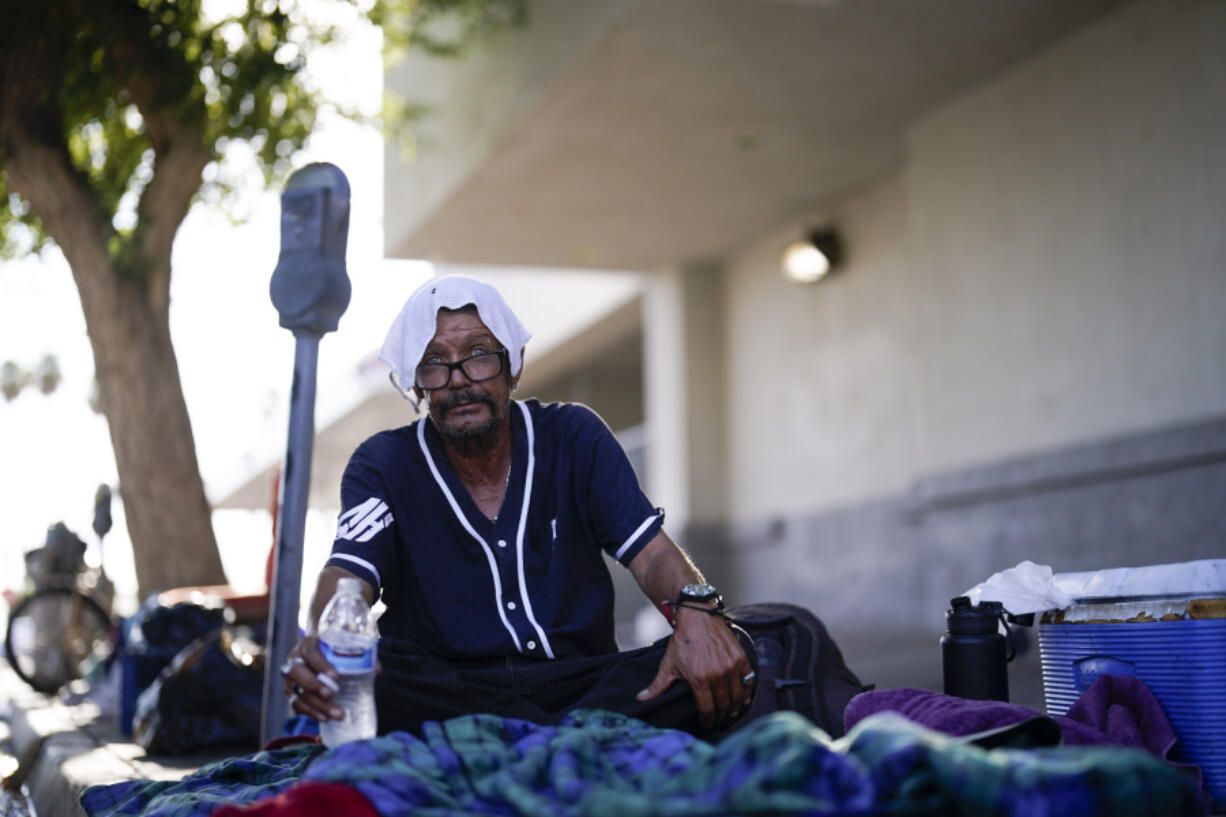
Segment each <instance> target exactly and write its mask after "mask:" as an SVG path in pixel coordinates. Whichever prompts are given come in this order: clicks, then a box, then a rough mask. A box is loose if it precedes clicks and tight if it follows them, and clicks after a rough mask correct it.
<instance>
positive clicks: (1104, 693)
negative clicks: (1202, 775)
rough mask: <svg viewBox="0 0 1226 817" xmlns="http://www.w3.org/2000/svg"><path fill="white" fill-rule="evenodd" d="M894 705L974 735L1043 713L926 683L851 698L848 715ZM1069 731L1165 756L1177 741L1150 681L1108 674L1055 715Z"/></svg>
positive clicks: (914, 717) (930, 723)
mask: <svg viewBox="0 0 1226 817" xmlns="http://www.w3.org/2000/svg"><path fill="white" fill-rule="evenodd" d="M883 710H892V711H894V712H898V713H899V714H901V715H903V716H904V717H906V718H907V719H908V720H911V721H914V722H916V723H918V724H921V725H923V726H927V727H928V728H929V729H935V730H936V731H938V732H944V733H945V734H947V735H955V736H963V735H973V734H975V733H976V732H984V731H987V730H989V729H997V728H999V727H1002V726H1008V725H1009V724H1013V723H1019V722H1021V721H1024V720H1028V719H1030V718H1034V717H1039V716H1041V715H1042V714H1043V713H1041V712H1038V711H1037V710H1034V709H1030V708H1029V707H1025V706H1019V705H1018V704H1011V703H1004V702H1001V701H972V700H968V699H966V698H959V697H956V696H954V695H941V694H939V693H936V692H929V691H927V690H923V689H908V688H903V689H886V690H881V691H879V692H865V693H862V694H860V695H857V696H856V697H855V698H852V699H851V702H850V703H849V704H848V705H847V710H846V711H845V712H844V714H843V721H844V723H845V724H846V726H847V728H848V729H851V727H852V726H854V725H855V724H856V723H858V722H859V721H861V720H863V719H864V718H866V717H868V716H869V715H871V714H873V713H874V712H881V711H883ZM1053 720H1054V721H1056V722H1057V723H1058V724H1060V729H1061V730H1062V731H1063V732H1064V743H1065V745H1066V746H1130V747H1134V748H1138V749H1146V750H1148V751H1149V752H1151V753H1152V754H1155V755H1157V756H1158V757H1161V758H1163V759H1165V758H1166V755H1167V753H1168V752H1169V751H1170V749H1171V746H1173V745H1174V743H1175V731H1174V730H1173V729H1172V728H1171V722H1170V721H1169V720H1167V718H1166V713H1164V712H1163V711H1162V705H1161V704H1159V703H1158V699H1157V698H1155V697H1154V694H1153V693H1152V692H1150V690H1149V687H1148V686H1146V685H1145V682H1143V681H1140V680H1138V679H1136V678H1124V677H1121V676H1117V675H1104V676H1102V677H1101V678H1099V679H1098V680H1097V681H1095V682H1094V684H1093V686H1091V687H1090V688H1089V689H1088V690H1086V691H1085V693H1084V694H1082V696H1081V697H1080V698H1078V699H1077V701H1076V702H1075V703H1074V704H1073V706H1072V707H1071V708H1070V709H1069V711H1068V714H1067V715H1065V716H1063V717H1057V718H1053Z"/></svg>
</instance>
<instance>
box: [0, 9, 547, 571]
mask: <svg viewBox="0 0 1226 817" xmlns="http://www.w3.org/2000/svg"><path fill="white" fill-rule="evenodd" d="M525 6H526V0H416V2H414V0H400V2H397V1H396V0H208V2H201V0H0V21H2V22H0V256H3V257H14V256H18V255H22V254H26V253H30V252H37V251H40V250H42V249H43V248H45V247H47V246H48V245H49V244H50V243H55V244H57V245H58V246H59V247H60V249H61V250H62V251H63V252H64V255H65V257H66V258H67V260H68V263H69V266H70V267H71V268H72V273H73V278H74V280H75V282H76V284H77V290H78V293H79V295H80V297H81V305H82V309H83V311H84V313H85V318H86V325H87V328H88V331H89V336H90V341H91V345H92V347H93V350H94V361H95V367H96V369H97V375H98V384H99V392H100V405H101V408H102V411H103V412H104V413H105V414H106V416H107V420H108V426H109V428H110V433H111V439H112V444H113V447H114V449H115V453H116V463H117V466H118V468H119V477H120V483H121V486H122V490H123V499H124V503H125V510H126V515H127V518H128V523H129V533H130V534H131V537H132V540H133V546H134V549H135V551H136V557H137V572H138V580H139V581H140V585H141V588H142V590H151V589H157V588H160V587H166V586H171V585H182V584H197V583H212V582H218V581H221V580H222V578H223V577H222V575H221V566H220V561H219V559H218V558H217V555H216V544H215V541H214V540H213V536H212V531H211V526H210V523H209V518H208V517H209V512H208V506H207V501H206V500H205V499H204V492H203V486H202V484H201V481H200V478H199V470H198V467H197V464H196V457H195V449H194V444H193V443H192V439H191V428H190V424H189V423H188V420H187V413H186V406H185V405H184V403H183V398H182V391H181V388H180V385H179V378H178V369H177V364H176V363H175V359H174V353H173V349H172V348H171V346H170V335H169V320H168V313H169V281H170V251H171V246H172V244H173V241H174V236H175V233H176V232H177V230H178V228H179V226H180V224H181V223H182V221H183V219H184V217H185V216H186V214H187V212H188V210H189V208H190V207H191V206H192V205H193V203H194V202H198V201H201V200H205V201H209V202H221V203H225V201H226V199H227V197H228V195H229V193H230V191H231V185H230V184H229V183H228V181H227V180H228V179H229V178H231V177H230V175H229V172H228V170H227V167H226V165H225V155H226V149H227V146H229V145H230V144H231V143H232V142H234V141H242V142H245V143H247V144H248V145H249V146H250V148H251V151H252V153H253V154H254V156H255V158H256V161H257V164H258V165H259V167H260V168H261V170H262V171H263V173H264V174H265V179H266V181H267V182H268V183H276V182H277V181H279V180H280V179H281V178H283V177H284V176H285V175H286V174H287V173H288V171H289V170H290V169H291V166H292V163H293V160H294V157H295V155H296V153H297V152H298V151H299V150H300V149H301V148H302V147H303V145H304V143H305V142H306V140H307V138H308V137H309V135H310V134H311V131H312V129H313V128H314V126H315V122H316V119H317V117H318V116H319V114H320V112H321V111H322V110H324V109H325V108H326V107H328V106H329V105H330V103H329V101H328V100H325V99H323V98H322V97H321V95H320V94H319V92H318V91H317V90H316V89H315V88H314V87H313V86H312V85H311V83H310V79H309V74H308V73H307V72H306V71H305V70H304V69H305V65H306V57H307V55H308V54H309V53H311V51H312V49H315V48H318V47H321V46H324V45H326V44H327V43H329V42H330V41H332V40H333V39H334V38H336V37H337V36H338V34H339V33H341V29H342V28H343V27H344V26H345V25H350V24H352V23H353V22H354V21H355V20H357V19H358V18H359V17H365V18H366V19H369V20H371V21H373V22H374V23H376V24H379V25H382V26H383V27H384V32H385V40H386V42H387V43H388V45H389V46H390V47H392V48H414V47H416V48H419V49H423V50H425V51H426V52H428V53H431V54H434V55H439V56H456V55H458V54H460V53H461V52H462V51H463V50H464V48H465V47H466V46H467V45H468V44H470V43H472V42H474V41H476V40H478V39H480V38H481V37H482V36H484V35H486V34H489V33H491V32H494V31H498V30H500V29H503V28H506V27H508V26H510V25H514V24H518V23H520V22H522V21H523V20H524V17H525V13H526V8H525ZM408 110H413V109H412V108H411V107H408ZM341 113H345V114H348V115H355V114H354V112H352V111H341ZM172 545H173V546H174V548H175V553H176V554H177V558H175V559H167V558H165V552H166V549H167V548H168V547H171V546H172Z"/></svg>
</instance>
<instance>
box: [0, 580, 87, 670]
mask: <svg viewBox="0 0 1226 817" xmlns="http://www.w3.org/2000/svg"><path fill="white" fill-rule="evenodd" d="M110 632H111V619H110V616H108V615H107V614H106V612H105V611H104V610H103V609H102V608H101V607H100V606H99V605H98V603H97V602H96V601H94V600H93V599H91V598H90V597H88V596H83V595H81V594H80V593H78V592H76V591H75V590H70V589H68V588H64V587H55V588H49V589H46V590H40V591H38V592H37V593H35V594H34V595H32V596H28V597H26V598H25V599H23V600H22V601H21V603H20V604H18V605H17V607H16V608H14V609H13V612H12V615H10V616H9V623H8V628H7V631H6V632H5V635H4V654H5V656H6V657H7V658H8V661H9V664H11V665H12V667H13V670H14V671H15V672H16V673H17V675H19V676H20V677H21V680H23V681H25V682H26V683H27V684H29V685H30V686H32V687H34V688H35V689H37V690H38V691H39V692H45V693H48V694H54V693H55V692H56V690H58V689H59V688H60V687H62V686H63V685H64V684H66V683H68V682H69V681H72V680H74V679H76V678H83V677H84V676H85V674H86V673H88V672H89V671H90V670H91V669H93V668H94V667H95V666H96V665H97V664H98V662H99V661H102V660H104V659H105V658H106V655H107V649H108V640H109V636H110Z"/></svg>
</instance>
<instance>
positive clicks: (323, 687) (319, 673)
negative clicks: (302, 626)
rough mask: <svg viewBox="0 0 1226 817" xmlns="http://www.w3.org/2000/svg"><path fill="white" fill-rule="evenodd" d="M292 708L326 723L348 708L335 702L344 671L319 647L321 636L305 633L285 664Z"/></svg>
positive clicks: (283, 671) (283, 668) (284, 668)
mask: <svg viewBox="0 0 1226 817" xmlns="http://www.w3.org/2000/svg"><path fill="white" fill-rule="evenodd" d="M281 675H282V677H284V679H285V694H286V695H288V696H289V705H290V708H291V709H293V710H294V711H295V712H297V713H299V714H302V715H307V716H309V717H312V718H314V719H315V720H317V721H319V722H320V723H323V722H325V721H330V720H340V719H341V718H343V717H345V710H343V709H341V708H340V707H339V706H337V705H336V704H334V703H332V696H333V695H335V694H336V691H337V690H338V689H339V688H340V686H339V680H340V674H339V673H338V672H337V671H336V668H335V667H333V666H332V665H331V664H329V663H328V660H327V659H326V658H324V656H323V653H321V652H320V651H319V636H315V635H308V636H305V637H304V638H303V639H302V640H301V641H299V642H298V645H297V646H296V647H294V649H293V650H291V651H290V654H289V658H288V659H287V660H286V662H285V663H284V664H283V665H282V666H281Z"/></svg>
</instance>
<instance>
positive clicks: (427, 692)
mask: <svg viewBox="0 0 1226 817" xmlns="http://www.w3.org/2000/svg"><path fill="white" fill-rule="evenodd" d="M734 630H735V631H736V634H737V637H738V638H739V639H740V641H741V644H742V646H743V647H744V648H745V654H746V655H747V656H748V658H749V663H750V665H751V666H753V667H754V668H755V669H756V668H757V655H756V653H755V651H754V647H753V642H752V641H751V640H750V638H749V636H748V635H747V634H746V633H745V632H744V631H743V630H741V629H740V628H736V627H734ZM667 646H668V639H663V640H661V641H658V642H656V643H655V644H652V645H651V646H649V647H642V648H640V649H637V650H630V651H627V652H620V653H613V654H612V655H598V656H592V657H590V658H563V659H557V660H553V661H539V660H530V659H523V658H519V657H512V658H507V659H506V660H505V661H500V662H499V663H497V664H496V665H482V666H464V665H459V664H455V663H451V662H447V661H443V660H441V659H438V658H434V657H432V656H428V655H422V654H420V653H413V652H411V651H409V650H408V649H407V645H406V644H405V643H404V642H402V641H398V640H396V639H390V638H382V639H380V640H379V662H380V663H381V664H382V667H383V671H382V673H380V675H379V677H378V680H377V681H376V682H375V703H376V706H377V707H378V711H379V732H380V733H381V734H382V733H386V732H392V731H406V732H412V733H413V734H417V735H420V734H421V725H422V723H423V722H425V721H441V720H446V719H448V718H453V717H456V716H459V715H468V714H472V713H476V712H487V713H492V714H495V715H501V716H503V717H508V718H519V719H522V720H528V721H532V722H534V723H541V724H552V723H557V722H558V721H560V720H561V719H562V717H563V716H564V715H566V713H567V712H570V711H571V710H574V709H586V708H595V709H607V710H610V711H613V712H619V713H621V714H623V715H629V716H630V717H633V718H638V719H640V720H643V721H646V722H647V723H650V724H652V725H653V726H659V727H665V728H670V729H682V730H684V731H686V732H690V733H691V734H695V735H698V736H699V737H707V738H711V737H715V736H720V735H723V734H726V733H727V732H728V731H731V728H732V727H735V726H739V725H743V723H745V722H748V721H747V717H746V716H742V717H741V718H740V719H739V720H738V722H737V723H736V724H720V725H719V726H718V727H717V730H718V731H717V730H704V729H703V727H702V726H701V725H700V724H699V722H698V709H697V707H696V706H695V703H694V696H693V695H692V694H691V692H690V688H689V685H687V684H686V683H685V682H684V681H677V682H674V683H673V684H672V686H670V687H669V688H668V689H667V690H665V691H664V692H663V693H662V694H661V695H659V696H658V697H656V698H653V699H651V700H650V701H638V700H636V699H635V696H636V695H637V694H638V693H639V691H640V690H642V689H644V688H646V687H647V686H648V685H649V684H650V683H651V681H652V679H654V678H655V677H656V672H657V670H658V669H659V667H660V659H662V658H663V657H664V651H665V649H666V648H667ZM759 697H760V696H759ZM755 703H756V701H755ZM753 709H754V710H756V709H758V707H757V706H755V707H753Z"/></svg>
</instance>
